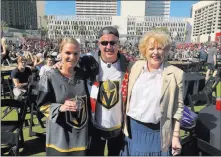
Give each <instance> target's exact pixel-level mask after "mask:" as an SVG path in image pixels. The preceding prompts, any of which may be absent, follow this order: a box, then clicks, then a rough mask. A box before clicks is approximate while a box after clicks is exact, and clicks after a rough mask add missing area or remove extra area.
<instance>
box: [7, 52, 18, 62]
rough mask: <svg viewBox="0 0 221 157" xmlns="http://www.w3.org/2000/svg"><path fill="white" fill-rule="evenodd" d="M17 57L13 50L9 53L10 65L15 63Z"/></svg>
mask: <svg viewBox="0 0 221 157" xmlns="http://www.w3.org/2000/svg"><path fill="white" fill-rule="evenodd" d="M18 57H19V55H18V54H17V52H16V51H15V50H14V49H12V50H11V52H10V53H9V58H10V61H11V63H17V60H18Z"/></svg>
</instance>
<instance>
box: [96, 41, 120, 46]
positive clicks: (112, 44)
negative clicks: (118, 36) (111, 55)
mask: <svg viewBox="0 0 221 157" xmlns="http://www.w3.org/2000/svg"><path fill="white" fill-rule="evenodd" d="M118 42H119V41H101V42H100V43H101V45H103V46H107V45H108V44H110V45H111V46H114V45H116V44H117V43H118Z"/></svg>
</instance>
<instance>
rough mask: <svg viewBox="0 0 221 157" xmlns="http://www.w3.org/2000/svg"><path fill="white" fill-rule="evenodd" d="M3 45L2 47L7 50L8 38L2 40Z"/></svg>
mask: <svg viewBox="0 0 221 157" xmlns="http://www.w3.org/2000/svg"><path fill="white" fill-rule="evenodd" d="M1 45H2V47H3V48H7V47H8V46H7V39H6V38H4V37H3V38H1Z"/></svg>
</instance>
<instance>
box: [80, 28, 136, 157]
mask: <svg viewBox="0 0 221 157" xmlns="http://www.w3.org/2000/svg"><path fill="white" fill-rule="evenodd" d="M98 36H99V41H98V47H99V50H98V52H94V53H92V56H84V57H82V58H81V63H80V66H81V67H82V68H84V69H87V70H88V69H89V70H88V72H87V73H88V74H90V76H88V78H90V79H89V80H88V89H89V93H90V100H91V122H92V127H91V128H90V129H89V134H90V137H91V142H90V146H89V147H90V148H89V150H88V151H89V152H88V155H89V156H104V149H105V145H106V143H107V149H108V156H118V155H119V153H120V150H121V148H122V144H123V135H122V126H123V110H124V108H123V100H122V99H123V95H122V80H123V78H124V76H125V74H126V71H127V68H128V66H129V65H131V64H132V63H130V61H129V60H127V59H126V57H125V56H124V55H123V54H122V53H120V51H119V44H120V42H119V33H118V30H117V29H116V28H114V27H112V26H108V27H104V28H103V29H101V30H100V31H99V35H98ZM93 59H95V60H96V62H93ZM90 71H93V72H90Z"/></svg>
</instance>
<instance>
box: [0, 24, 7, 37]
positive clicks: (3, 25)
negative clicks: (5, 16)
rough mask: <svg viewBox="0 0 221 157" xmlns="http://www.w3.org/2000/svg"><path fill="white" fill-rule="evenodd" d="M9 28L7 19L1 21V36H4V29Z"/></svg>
mask: <svg viewBox="0 0 221 157" xmlns="http://www.w3.org/2000/svg"><path fill="white" fill-rule="evenodd" d="M7 29H8V24H7V23H6V22H5V21H1V30H2V31H1V36H2V37H3V33H4V30H7Z"/></svg>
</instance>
